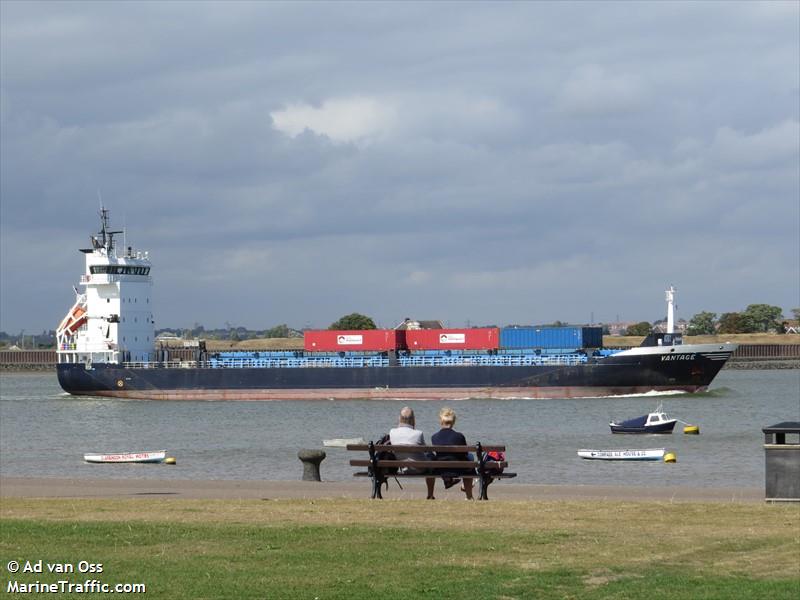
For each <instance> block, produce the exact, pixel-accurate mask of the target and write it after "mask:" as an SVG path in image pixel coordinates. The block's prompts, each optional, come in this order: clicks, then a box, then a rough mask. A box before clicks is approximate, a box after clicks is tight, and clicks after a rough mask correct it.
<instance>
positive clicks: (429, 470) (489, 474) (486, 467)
mask: <svg viewBox="0 0 800 600" xmlns="http://www.w3.org/2000/svg"><path fill="white" fill-rule="evenodd" d="M347 449H348V450H352V451H355V452H369V458H368V459H358V458H356V459H351V460H350V466H351V467H366V468H367V470H366V471H359V472H356V473H353V476H354V477H369V478H371V479H372V498H378V499H383V496H382V495H381V486H382V485H384V484H386V486H387V488H388V480H389V478H390V477H396V478H398V479H399V478H425V477H448V476H450V477H453V478H461V479H464V478H466V479H470V478H472V479H477V480H478V499H479V500H488V499H489V496H488V493H487V492H488V489H489V485H490V484H491V483H492V482H493V481H494V480H495V479H511V478H512V477H516V476H517V474H516V473H507V472H506V471H505V470H504V469H505V468H506V467H507V466H508V463H507V462H505V461H503V462H499V461H495V460H492V459H490V458H488V457H487V454H486V453H487V452H505V451H506V447H505V446H497V445H492V446H483V445H481V444H480V443H477V444H475V445H474V446H392V445H389V444H386V445H378V444H375V443H373V442H370V443H369V444H348V445H347ZM385 452H391V453H393V454H394V453H412V452H413V453H415V454H426V455H428V456H435V454H436V453H446V454H463V455H464V460H434V459H431V460H414V459H410V458H394V459H387V458H378V457H379V456H380V455H381V454H383V453H385ZM468 453H472V454H473V456H474V460H467V454H468ZM406 469H412V470H413V472H410V473H409V472H405V471H406ZM466 469H470V470H471V471H473V472H474V475H472V474H465V473H463V472H461V473H460V472H459V471H464V470H466ZM419 471H423V472H421V473H420V472H419Z"/></svg>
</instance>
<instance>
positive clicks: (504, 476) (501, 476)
mask: <svg viewBox="0 0 800 600" xmlns="http://www.w3.org/2000/svg"><path fill="white" fill-rule="evenodd" d="M430 476H431V475H426V474H425V473H404V474H400V475H389V477H400V478H402V479H405V478H408V477H418V478H421V477H430ZM516 476H517V474H516V473H508V472H505V471H504V472H503V473H492V479H511V478H513V477H516ZM353 477H370V474H369V471H358V472H356V473H353ZM474 478H477V475H476V476H475V477H474ZM474 478H473V479H474ZM462 479H463V476H462ZM467 479H469V477H467Z"/></svg>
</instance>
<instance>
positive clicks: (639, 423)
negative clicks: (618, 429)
mask: <svg viewBox="0 0 800 600" xmlns="http://www.w3.org/2000/svg"><path fill="white" fill-rule="evenodd" d="M645 423H647V415H644V416H642V417H636V418H635V419H628V420H627V421H623V422H622V423H620V425H622V426H624V427H644V425H645Z"/></svg>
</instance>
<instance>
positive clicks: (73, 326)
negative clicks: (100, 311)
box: [58, 304, 87, 335]
mask: <svg viewBox="0 0 800 600" xmlns="http://www.w3.org/2000/svg"><path fill="white" fill-rule="evenodd" d="M86 318H87V316H86V309H85V308H84V307H83V306H81V305H79V304H76V305H75V306H73V307H72V310H70V311H69V314H68V315H67V316H66V317H64V320H63V321H61V325H59V326H58V330H59V333H60V332H66V333H67V334H69V335H75V332H76V331H78V329H80V327H81V325H83V324H84V323H86Z"/></svg>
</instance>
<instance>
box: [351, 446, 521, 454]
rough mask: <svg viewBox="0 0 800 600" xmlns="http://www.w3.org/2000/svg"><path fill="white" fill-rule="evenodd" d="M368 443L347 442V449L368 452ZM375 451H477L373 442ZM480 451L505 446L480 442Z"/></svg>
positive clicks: (499, 450) (465, 448) (462, 452)
mask: <svg viewBox="0 0 800 600" xmlns="http://www.w3.org/2000/svg"><path fill="white" fill-rule="evenodd" d="M369 448H370V445H369V444H347V449H348V450H354V451H360V452H369ZM373 448H374V450H375V452H392V451H397V452H423V453H424V452H444V453H446V454H466V453H468V452H473V453H474V452H477V451H478V447H477V446H414V445H399V444H398V445H395V446H392V445H391V444H374V445H373ZM481 451H482V452H505V451H506V447H505V446H498V445H496V444H494V445H486V446H484V445H483V444H481Z"/></svg>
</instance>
